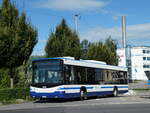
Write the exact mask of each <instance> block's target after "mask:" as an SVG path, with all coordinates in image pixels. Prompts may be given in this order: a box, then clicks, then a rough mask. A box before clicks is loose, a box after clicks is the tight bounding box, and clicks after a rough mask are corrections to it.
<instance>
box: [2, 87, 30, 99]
mask: <svg viewBox="0 0 150 113" xmlns="http://www.w3.org/2000/svg"><path fill="white" fill-rule="evenodd" d="M27 97H29V89H28V88H26V89H25V88H14V89H0V101H4V100H5V101H7V100H13V99H26V98H27Z"/></svg>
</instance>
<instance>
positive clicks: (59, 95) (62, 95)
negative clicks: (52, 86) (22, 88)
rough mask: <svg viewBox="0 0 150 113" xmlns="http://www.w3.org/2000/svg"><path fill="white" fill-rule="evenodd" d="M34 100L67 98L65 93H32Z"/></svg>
mask: <svg viewBox="0 0 150 113" xmlns="http://www.w3.org/2000/svg"><path fill="white" fill-rule="evenodd" d="M30 96H31V97H32V98H65V97H66V96H65V91H56V92H53V93H39V92H30Z"/></svg>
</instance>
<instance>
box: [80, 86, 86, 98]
mask: <svg viewBox="0 0 150 113" xmlns="http://www.w3.org/2000/svg"><path fill="white" fill-rule="evenodd" d="M80 99H81V100H87V89H86V87H84V86H82V87H81V88H80Z"/></svg>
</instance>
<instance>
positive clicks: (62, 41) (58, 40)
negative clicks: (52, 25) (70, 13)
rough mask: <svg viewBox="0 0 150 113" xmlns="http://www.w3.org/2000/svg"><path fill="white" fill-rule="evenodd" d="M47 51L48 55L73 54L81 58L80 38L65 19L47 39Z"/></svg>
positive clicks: (61, 55)
mask: <svg viewBox="0 0 150 113" xmlns="http://www.w3.org/2000/svg"><path fill="white" fill-rule="evenodd" d="M45 52H46V56H47V57H63V56H72V57H75V58H76V59H79V58H80V54H81V52H80V40H79V38H78V35H77V34H76V32H74V31H72V30H71V29H70V28H69V27H68V25H67V24H66V21H65V19H62V21H61V23H60V24H59V25H58V26H57V27H56V31H55V32H52V33H51V34H50V36H49V39H48V41H47V44H46V47H45Z"/></svg>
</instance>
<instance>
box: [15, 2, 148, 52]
mask: <svg viewBox="0 0 150 113" xmlns="http://www.w3.org/2000/svg"><path fill="white" fill-rule="evenodd" d="M13 1H15V4H16V6H17V7H18V8H19V9H20V10H21V11H23V10H24V11H25V12H26V13H27V16H28V19H29V21H31V23H32V24H33V26H35V27H36V28H37V29H38V40H39V41H38V43H37V45H36V47H35V48H34V51H33V53H32V54H33V55H43V54H44V47H45V44H46V41H47V39H48V36H49V34H50V32H51V31H54V30H55V27H56V25H58V24H59V23H60V21H61V19H62V18H65V19H66V21H67V24H68V25H69V26H70V27H71V28H72V29H75V19H74V15H75V14H79V15H80V19H79V36H80V39H81V40H83V39H88V40H89V41H91V42H97V41H99V40H101V41H102V40H105V39H106V38H107V37H108V36H110V35H111V37H112V38H113V39H115V40H117V41H118V46H119V47H121V16H123V15H125V16H126V18H127V41H128V44H130V45H132V46H135V45H136V46H137V45H139V46H141V45H145V46H149V45H150V7H149V6H150V0H13Z"/></svg>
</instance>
